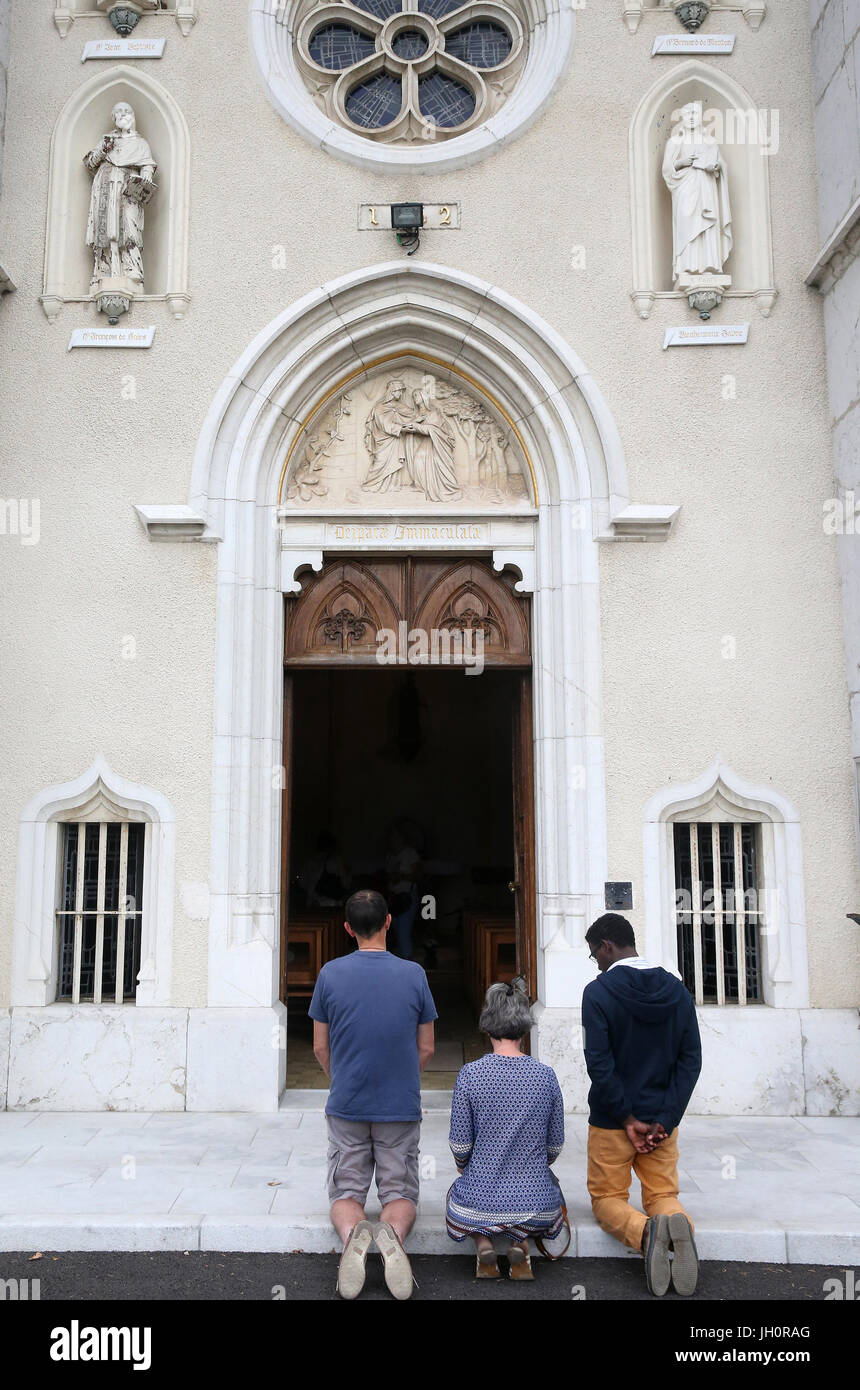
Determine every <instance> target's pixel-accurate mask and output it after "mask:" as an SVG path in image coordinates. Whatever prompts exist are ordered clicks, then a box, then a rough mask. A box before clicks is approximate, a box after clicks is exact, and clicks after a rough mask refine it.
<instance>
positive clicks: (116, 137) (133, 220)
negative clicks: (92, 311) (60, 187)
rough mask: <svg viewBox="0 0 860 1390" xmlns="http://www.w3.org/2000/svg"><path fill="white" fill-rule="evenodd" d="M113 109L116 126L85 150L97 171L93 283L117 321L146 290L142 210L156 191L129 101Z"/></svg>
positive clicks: (91, 232)
mask: <svg viewBox="0 0 860 1390" xmlns="http://www.w3.org/2000/svg"><path fill="white" fill-rule="evenodd" d="M111 114H112V118H113V122H114V129H113V130H112V131H110V132H109V133H108V134H107V135H105V136H103V138H102V139H101V141H100V142H99V144H98V145H97V146H96V147H95V149H93V150H90V151H89V153H88V154H85V155H84V164H85V165H86V168H87V169H88V170H89V172H90V173H91V174H94V175H95V177H94V179H93V189H92V194H91V197H90V215H89V221H88V223H87V246H91V247H92V249H93V278H92V285H91V288H92V291H93V293H94V294H96V296H97V300H98V306H99V309H101V310H102V311H103V312H105V313H107V314H109V315H110V317H111V321H112V322H116V317H118V315H119V314H120V313H124V312H126V311H127V310H128V308H129V305H130V302H131V296H132V295H133V293H134V292H135V290H137V291H138V292H140V291H142V290H143V226H144V209H145V207H146V205H147V203H148V202H149V200H150V199H151V197H152V195H153V192H154V191H155V183H154V181H153V180H154V178H155V170H156V163H155V160H154V159H153V156H152V150H151V149H150V148H149V144H148V143H147V141H146V140H144V139H143V137H142V136H141V135H138V133H137V122H136V120H135V115H134V111H133V110H132V108H131V106H129V104H128V102H125V101H121V102H117V104H116V106H115V107H114V108H113V111H112V113H111Z"/></svg>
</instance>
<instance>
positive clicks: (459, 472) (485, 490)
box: [286, 363, 529, 510]
mask: <svg viewBox="0 0 860 1390" xmlns="http://www.w3.org/2000/svg"><path fill="white" fill-rule="evenodd" d="M346 401H349V402H350V403H351V404H350V408H349V409H347V408H346V406H345V404H344V403H345V402H346ZM347 417H349V418H347ZM306 438H307V440H308V441H309V442H307V443H304V444H301V443H300V444H299V445H297V446H294V448H295V453H294V457H293V460H292V462H291V464H290V468H289V471H288V475H287V484H286V497H287V498H288V499H289V501H291V502H295V503H298V504H301V503H306V504H315V505H320V502H321V499H324V502H322V505H324V506H326V507H332V508H337V507H344V506H361V505H364V506H367V505H368V502H369V500H370V498H371V497H372V496H374V495H377V494H378V497H379V502H380V503H381V504H383V505H386V506H391V505H392V504H394V503H396V505H397V507H398V508H405V509H407V510H408V509H411V510H419V509H421V508H426V507H427V506H428V505H437V506H438V505H442V506H455V505H457V504H458V503H460V504H461V503H463V502H475V503H485V504H486V503H488V502H489V503H498V504H504V505H506V506H508V507H511V506H517V505H519V506H528V500H529V494H528V489H527V487H526V482H525V476H524V472H523V461H522V455H521V451H520V449H519V447H518V446H516V445H514V443H513V441H512V439H511V438H510V437H509V435H508V432H507V431H506V429H505V427H504V425H503V424H502V422H501V419H500V418H499V417H498V416H497V414H496V412H495V410H493V409H492V408H491V406H490V405H489V403H488V402H486V401H485V400H483V399H482V398H480V397H478V396H476V395H471V394H470V393H467V392H465V391H461V390H459V389H458V388H457V387H456V385H454V386H452V385H450V384H449V383H448V382H443V381H441V380H439V379H438V378H437V377H435V376H433V375H431V374H430V373H428V372H426V371H424V370H422V369H421V368H419V367H416V366H412V365H409V364H408V363H406V364H404V366H403V368H402V369H401V370H400V371H398V372H396V373H395V372H392V371H391V369H390V368H389V370H388V372H387V373H386V374H385V375H383V374H381V373H377V374H376V375H375V376H371V377H370V378H365V379H364V380H362V381H361V382H359V383H356V382H353V383H351V384H350V388H349V395H346V394H342V395H341V396H340V397H339V398H338V401H337V403H336V404H335V405H331V404H328V405H326V406H324V407H323V408H322V409H321V411H320V412H319V414H318V415H317V417H316V419H315V420H314V421H313V422H312V423H311V424H310V425H309V426H308V431H307V436H306Z"/></svg>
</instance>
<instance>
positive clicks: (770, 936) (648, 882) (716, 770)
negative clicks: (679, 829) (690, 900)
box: [643, 757, 809, 1009]
mask: <svg viewBox="0 0 860 1390" xmlns="http://www.w3.org/2000/svg"><path fill="white" fill-rule="evenodd" d="M696 820H700V821H720V820H722V821H747V822H752V823H753V824H756V825H760V826H761V828H762V829H761V834H762V845H761V849H762V859H763V866H762V867H763V883H762V884H760V885H759V888H760V890H762V891H763V893H764V902H765V908H766V913H767V929H766V933H765V935H764V939H763V943H762V945H763V956H764V962H763V964H764V979H763V983H764V990H765V1002H766V1003H768V1004H772V1005H775V1006H776V1007H781V1008H800V1009H804V1008H808V1007H809V974H808V969H807V948H806V907H805V896H804V888H803V845H802V837H801V830H800V815H799V812H798V810H797V808H796V806H794V804H793V803H792V802H791V801H789V799H788V798H787V797H786V796H784V795H783V794H782V792H780V791H778V790H777V789H776V788H775V787H772V786H770V785H766V786H756V785H754V784H753V783H751V782H748V781H746V779H745V778H743V777H740V776H739V775H738V774H737V773H736V772H735V771H734V770H733V769H732V768H730V767H729V766H728V765H727V764H726V763H725V762H724V761H723V759H722V758H719V757H718V758H716V759H715V760H714V762H713V763H712V764H711V766H710V767H708V768H706V769H705V771H704V772H703V773H701V774H700V776H698V777H696V778H694V779H693V780H692V781H690V782H684V783H677V784H675V783H673V784H672V785H671V786H667V787H663V788H661V789H660V791H658V792H655V794H654V795H653V796H652V797H651V799H650V800H649V802H648V804H647V806H646V807H645V812H644V832H643V833H644V869H645V878H644V891H645V922H646V925H645V930H646V936H647V941H648V945H647V952H648V953H649V954H650V956H651V958H652V959H653V960H654V961H655V962H656V961H657V960H659V961H660V963H661V964H662V965H664V966H665V967H666V968H667V969H675V967H676V965H677V942H676V928H675V877H674V850H673V845H672V831H671V826H672V824H673V823H674V822H675V821H696Z"/></svg>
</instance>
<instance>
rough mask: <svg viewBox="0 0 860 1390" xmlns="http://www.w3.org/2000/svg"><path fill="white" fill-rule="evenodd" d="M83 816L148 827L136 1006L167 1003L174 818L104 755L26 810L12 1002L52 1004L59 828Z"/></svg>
mask: <svg viewBox="0 0 860 1390" xmlns="http://www.w3.org/2000/svg"><path fill="white" fill-rule="evenodd" d="M84 820H106V821H123V820H125V821H134V822H142V823H143V824H144V826H145V838H144V877H143V913H142V922H141V953H140V962H141V964H140V977H139V984H138V988H137V995H136V999H135V1004H136V1005H137V1006H142V1005H169V1003H170V978H171V967H172V951H173V866H174V857H175V833H176V817H175V814H174V811H173V807H172V806H171V804H170V802H169V801H168V800H167V798H166V797H164V796H162V794H161V793H160V792H158V791H155V790H154V789H153V788H152V787H144V786H140V785H139V784H138V783H136V782H131V781H129V780H128V778H126V777H121V776H120V775H119V774H118V773H115V772H114V771H113V770H112V768H111V767H110V766H109V765H108V763H107V761H106V760H105V759H104V758H103V757H102V756H101V755H99V756H98V757H97V758H96V759H95V760H94V762H93V764H92V766H91V767H89V768H88V769H87V770H86V772H84V773H82V774H81V776H80V777H76V778H74V779H73V780H72V781H71V782H64V783H62V784H61V785H58V786H52V787H45V788H43V789H42V790H41V791H39V792H37V793H36V794H35V796H33V797H32V798H31V799H30V801H28V803H27V805H26V806H25V807H24V809H23V811H22V812H21V819H20V825H19V832H18V880H17V887H16V898H15V941H14V959H13V967H12V1004H13V1005H14V1006H17V1005H39V1006H44V1005H48V1004H52V1003H53V1002H54V999H55V996H56V983H57V935H56V930H57V929H56V914H55V909H56V906H57V882H58V879H57V875H58V873H59V863H60V828H61V826H62V824H63V823H64V822H65V821H84ZM120 1007H124V1006H120Z"/></svg>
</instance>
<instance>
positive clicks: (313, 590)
mask: <svg viewBox="0 0 860 1390" xmlns="http://www.w3.org/2000/svg"><path fill="white" fill-rule="evenodd" d="M517 578H518V576H516V575H515V574H513V573H510V572H508V571H505V572H503V573H502V574H498V573H496V572H495V571H494V570H493V568H492V561H491V560H490V559H489V558H487V559H484V558H472V557H468V558H466V557H462V556H427V557H424V556H417V557H416V556H408V555H394V556H392V555H384V556H365V555H351V556H337V557H331V558H329V559H328V560H327V561H326V563H325V564H324V565H323V568H322V570H321V571H320V572H319V573H318V574H317V575H315V576H313V577H312V578H310V579H309V580H307V581H306V582H305V584H304V586H303V588H302V591H301V593H300V594H299V595H298V596H297V597H295V598H293V597H287V598H286V599H285V604H286V612H285V648H284V766H285V770H286V778H285V787H284V792H283V815H282V890H283V891H282V939H281V997H282V999H284V1001H285V1002H286V999H287V996H288V994H289V993H296V992H299V993H305V992H307V988H308V981H307V980H306V979H305V978H304V976H303V978H302V982H301V983H302V988H301V990H298V991H297V990H296V987H295V986H294V988H293V989H292V990H291V989H290V985H289V978H288V975H289V971H288V961H289V954H288V943H289V940H290V916H291V911H292V916H293V920H294V923H295V931H296V934H297V937H298V933H299V932H301V934H302V940H304V937H305V935H306V934H307V930H308V914H307V912H306V911H302V910H301V909H300V908H299V909H297V908H296V905H295V893H294V891H292V890H294V888H295V883H296V880H297V876H298V873H299V865H298V864H297V863H291V844H292V842H293V840H294V838H295V837H294V836H293V834H292V832H293V831H294V830H296V829H297V827H299V828H300V827H301V825H302V818H303V817H308V816H311V815H313V814H316V815H317V820H319V819H320V813H319V810H318V808H317V810H316V812H312V811H311V810H310V809H309V807H308V806H307V804H302V801H301V797H302V795H303V793H302V790H301V788H302V786H304V787H305V788H307V786H308V776H307V770H306V760H307V758H308V757H309V756H311V754H309V750H308V741H309V739H310V738H312V737H315V738H316V739H317V740H318V741H319V742H320V743H323V742H325V738H326V735H325V733H324V732H323V733H321V732H320V727H319V722H318V716H319V710H318V709H317V708H316V705H317V704H321V703H322V701H323V700H324V699H325V698H328V697H327V696H326V694H325V691H326V673H328V676H329V678H330V679H329V680H328V685H329V686H330V685H331V684H332V680H335V681H337V682H339V683H340V686H341V687H343V686H344V684H346V686H347V687H348V688H353V687H354V688H355V690H356V692H361V693H360V694H359V693H357V694H356V698H355V699H354V700H350V701H348V702H346V703H344V702H343V700H341V703H340V704H339V705H338V706H337V710H338V714H337V718H338V719H339V721H340V724H339V726H338V729H337V730H335V731H333V732H332V731H331V730H330V731H329V735H328V738H329V741H333V740H334V737H335V734H338V735H339V737H338V740H337V747H338V754H337V759H336V761H335V764H334V773H336V774H337V776H339V777H343V776H347V777H348V776H349V771H350V770H349V766H348V765H349V762H350V756H351V755H350V750H351V749H353V750H357V749H361V747H362V744H363V740H364V739H365V737H368V738H373V737H374V736H377V742H378V741H379V740H378V734H377V731H376V729H375V726H374V728H373V729H371V728H370V727H369V726H370V724H371V723H372V721H371V720H369V719H368V720H367V721H366V722H367V724H368V730H367V733H365V729H364V723H363V716H362V710H363V709H367V707H368V696H369V695H370V697H371V698H372V695H373V692H375V691H377V690H379V691H382V690H383V688H384V676H385V673H387V675H388V677H389V679H390V678H391V675H392V672H398V673H401V674H402V676H403V678H405V679H407V680H409V681H410V682H411V684H412V686H414V688H415V690H416V691H417V692H418V696H417V698H418V701H419V705H420V701H421V699H422V698H423V692H424V691H431V690H432V699H434V700H435V701H437V702H438V701H446V699H447V698H450V701H451V702H452V704H453V703H454V702H456V701H461V702H462V700H463V689H464V687H460V688H459V689H458V687H457V684H456V683H458V682H465V686H466V687H468V691H469V701H468V705H469V710H470V711H471V712H470V714H469V718H470V719H471V721H472V725H471V727H472V728H473V730H474V733H475V738H476V740H477V739H478V738H480V736H481V731H482V726H483V725H484V724H486V726H487V728H492V729H493V730H494V731H495V732H494V735H493V736H494V737H495V739H496V741H497V749H498V758H499V763H500V766H502V767H503V768H504V775H503V778H502V782H501V783H500V782H498V781H497V782H496V783H495V785H494V792H493V800H494V802H496V803H499V802H501V801H502V800H503V799H504V800H506V802H507V808H508V809H507V810H506V811H505V813H504V815H505V824H504V831H503V832H502V831H500V832H499V834H500V837H501V838H507V839H508V844H507V845H506V846H505V857H506V860H507V862H508V863H509V864H510V865H512V870H511V874H512V876H511V878H510V881H509V882H506V883H504V884H503V885H502V887H501V891H503V892H504V893H505V894H506V904H505V911H506V912H508V913H509V916H510V921H511V924H512V927H513V931H514V938H515V946H516V968H517V971H518V972H519V973H522V974H523V975H524V976H525V977H526V980H527V981H528V987H529V992H530V993H531V995H532V997H534V994H535V990H536V984H537V981H536V968H535V961H536V944H535V942H536V936H535V854H534V764H533V732H532V688H531V609H530V600H529V598H528V597H527V596H524V595H520V594H518V593H516V591H515V587H514V586H515V584H516V580H517ZM416 634H424V638H423V640H422V639H420V638H419V637H417V636H416ZM444 634H447V637H446V636H444ZM449 639H453V640H451V641H449ZM392 643H393V647H392ZM464 652H465V653H469V654H471V665H472V666H473V668H474V669H473V673H472V674H468V675H467V674H465V670H464V665H465V662H466V659H459V658H460V657H461V655H462V653H464ZM425 655H426V659H422V658H424V657H425ZM434 658H435V659H434ZM478 660H479V661H480V668H481V674H479V673H478V668H477V662H478ZM311 673H318V675H316V676H314V675H312V674H311ZM349 673H355V675H356V677H358V678H357V679H356V680H354V681H352V684H351V685H350V680H349V679H348V676H349ZM374 673H378V674H374ZM442 673H444V674H442ZM488 676H489V679H487V677H488ZM345 678H347V679H346V680H345ZM309 689H310V692H311V693H310V696H309ZM315 689H318V690H319V700H318V701H317V700H315V699H314V695H313V691H314V690H315ZM428 698H430V697H428ZM344 721H346V722H347V723H348V724H349V728H348V731H345V730H344V729H343V727H341V726H342V725H343V723H344ZM401 722H402V721H401ZM311 725H313V726H314V727H313V731H311V728H310V726H311ZM396 737H397V738H399V739H400V742H401V744H402V747H400V749H399V752H400V756H402V757H403V758H404V759H405V760H406V761H407V762H408V760H409V758H410V756H411V751H410V745H409V724H408V721H407V723H406V731H405V733H404V732H403V730H402V729H401V728H400V727H398V730H397V735H396ZM416 737H420V735H416ZM483 753H484V757H485V759H486V757H490V758H491V757H492V749H489V750H488V749H486V748H485V749H484V750H483ZM356 757H357V755H356ZM302 759H304V760H305V762H304V763H302V761H301V760H302ZM297 760H298V766H300V767H304V768H305V773H304V775H303V777H297V776H296V775H295V771H294V770H295V768H296V767H297ZM357 761H358V759H357ZM460 762H461V763H462V758H461V759H460ZM332 768H333V765H332V761H331V752H330V749H329V748H325V749H320V751H319V755H318V770H319V778H318V780H319V781H320V782H324V781H325V779H326V778H331V777H332V776H333V770H332ZM508 769H509V770H510V775H509V777H508ZM463 775H466V774H465V773H463ZM457 776H458V770H457V768H456V767H454V768H452V769H451V774H450V777H451V785H450V796H451V799H452V804H454V805H456V803H457V799H458V786H457ZM421 777H422V773H421V771H420V758H419V759H416V763H415V770H414V781H415V800H420V795H421V785H420V783H421ZM368 781H369V782H370V785H368ZM372 781H373V779H372V778H371V779H367V778H366V777H365V779H364V781H363V782H362V786H361V796H362V798H363V801H364V805H365V813H366V815H367V816H368V817H370V818H373V817H376V818H377V819H378V820H379V821H380V822H382V821H384V819H385V817H386V815H387V814H388V813H389V812H390V809H391V808H390V807H386V806H385V805H384V804H381V805H374V802H373V785H372ZM508 781H509V786H506V787H505V791H504V792H502V790H501V787H502V784H507V783H508ZM473 794H474V793H473ZM305 796H306V801H307V795H306V793H305ZM297 798H298V799H297ZM475 805H476V806H477V805H478V803H477V802H476V803H475ZM491 810H492V812H493V814H494V815H496V816H498V814H499V805H498V804H495V805H494V806H492V807H489V806H488V808H487V814H488V815H489V813H490V811H491ZM477 813H478V814H479V812H477ZM293 857H294V858H298V857H299V855H298V853H295V852H294V855H293ZM353 886H355V885H353ZM291 900H292V902H293V906H292V908H291ZM319 915H320V917H321V918H322V917H323V916H324V915H325V909H321V910H320V913H319ZM497 915H498V914H497ZM335 930H336V927H335ZM319 936H320V940H321V941H323V940H325V941H327V942H329V946H328V948H327V949H328V952H329V954H330V952H331V945H330V941H331V928H330V929H329V934H328V935H327V936H323V934H322V933H320V934H319ZM296 944H297V945H298V944H299V943H298V939H297V941H296ZM295 955H296V953H295V951H294V952H293V959H295ZM318 958H319V956H318V954H317V957H315V958H314V959H318Z"/></svg>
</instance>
